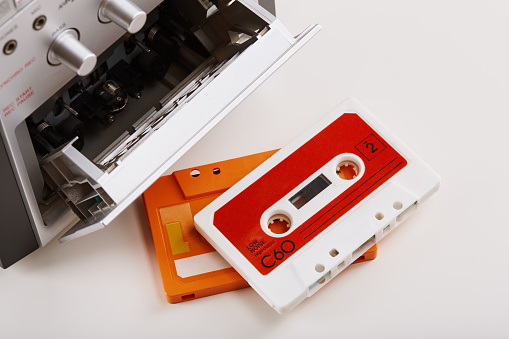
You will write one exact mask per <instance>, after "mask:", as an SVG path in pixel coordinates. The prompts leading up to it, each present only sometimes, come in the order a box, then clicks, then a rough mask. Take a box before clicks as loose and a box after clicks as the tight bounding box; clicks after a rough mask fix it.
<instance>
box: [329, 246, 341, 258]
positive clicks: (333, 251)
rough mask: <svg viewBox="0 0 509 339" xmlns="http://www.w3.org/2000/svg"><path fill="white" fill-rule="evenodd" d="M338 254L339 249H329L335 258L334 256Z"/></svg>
mask: <svg viewBox="0 0 509 339" xmlns="http://www.w3.org/2000/svg"><path fill="white" fill-rule="evenodd" d="M338 254H339V252H338V250H337V249H335V248H333V249H332V250H330V251H329V255H330V256H331V257H333V258H334V257H335V256H337V255H338Z"/></svg>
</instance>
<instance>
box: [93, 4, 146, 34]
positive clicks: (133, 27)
mask: <svg viewBox="0 0 509 339" xmlns="http://www.w3.org/2000/svg"><path fill="white" fill-rule="evenodd" d="M99 20H100V21H102V22H110V21H113V22H114V23H116V24H117V25H119V26H120V27H122V28H123V29H125V30H126V31H128V32H129V33H131V34H134V33H137V32H138V31H139V30H140V29H142V27H143V25H145V21H147V13H145V12H144V11H143V10H142V9H141V8H139V7H138V6H136V4H134V3H132V2H131V1H129V0H104V1H103V2H102V3H101V7H99Z"/></svg>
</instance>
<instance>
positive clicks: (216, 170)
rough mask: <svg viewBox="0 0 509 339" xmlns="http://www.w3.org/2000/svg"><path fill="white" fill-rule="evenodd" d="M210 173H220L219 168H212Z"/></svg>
mask: <svg viewBox="0 0 509 339" xmlns="http://www.w3.org/2000/svg"><path fill="white" fill-rule="evenodd" d="M212 173H213V174H215V175H218V174H219V173H221V169H219V168H214V169H213V170H212Z"/></svg>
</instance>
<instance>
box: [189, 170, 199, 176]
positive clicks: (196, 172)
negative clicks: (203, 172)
mask: <svg viewBox="0 0 509 339" xmlns="http://www.w3.org/2000/svg"><path fill="white" fill-rule="evenodd" d="M199 175H200V171H198V170H197V169H194V170H192V171H191V176H192V177H195V178H196V177H197V176H199Z"/></svg>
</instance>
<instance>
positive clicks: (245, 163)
mask: <svg viewBox="0 0 509 339" xmlns="http://www.w3.org/2000/svg"><path fill="white" fill-rule="evenodd" d="M275 152H276V151H267V152H263V153H257V154H253V155H248V156H244V157H240V158H235V159H231V160H225V161H221V162H217V163H213V164H208V165H202V166H198V167H192V168H188V169H183V170H180V171H176V172H174V173H172V174H171V175H167V176H163V177H161V178H159V179H158V180H157V181H156V182H155V183H154V184H153V185H152V186H150V187H149V188H148V189H147V190H146V191H145V193H143V202H144V204H145V210H146V214H147V220H148V223H149V225H150V228H151V230H152V236H153V239H154V246H155V249H156V254H157V260H158V262H159V269H160V271H161V277H162V280H163V286H164V291H165V294H166V299H167V301H168V302H169V303H172V304H174V303H179V302H183V301H189V300H193V299H197V298H202V297H206V296H210V295H214V294H219V293H223V292H228V291H232V290H236V289H239V288H244V287H247V286H249V285H248V283H247V282H246V280H244V279H243V278H242V277H241V276H240V275H239V274H238V273H237V272H236V271H235V270H234V269H233V268H232V267H231V266H230V265H229V264H228V263H227V262H225V261H224V259H223V258H221V257H220V256H219V255H218V254H217V252H216V251H215V250H214V248H213V247H212V246H210V244H208V243H207V242H206V241H205V239H203V238H202V237H201V236H200V235H199V234H198V233H197V232H196V231H195V229H194V224H193V217H194V215H195V214H196V213H197V212H198V211H199V210H201V208H203V207H204V206H206V205H207V204H208V203H209V202H210V201H213V200H214V199H216V198H217V197H219V196H220V195H221V194H222V193H224V192H225V191H226V190H227V189H229V188H230V187H231V186H233V185H234V184H235V183H237V182H238V181H239V180H241V179H242V178H243V177H244V176H245V175H247V174H248V173H249V172H251V171H252V170H253V169H255V168H256V167H257V166H259V165H260V164H261V163H263V162H264V161H265V160H267V159H268V158H269V157H270V156H272V155H273V154H274V153H275ZM195 173H198V174H195ZM193 174H194V176H193ZM169 223H170V224H175V223H177V224H179V228H180V234H177V235H173V236H175V237H176V238H178V239H176V241H177V242H180V244H179V245H181V244H185V246H184V247H187V248H185V249H184V251H179V250H177V251H175V248H172V241H171V240H170V237H171V235H170V232H169V231H168V229H167V226H168V224H169ZM377 251H378V246H377V245H374V246H373V247H371V248H369V249H368V250H367V251H366V253H364V254H363V255H362V256H361V257H359V258H358V259H357V260H356V262H357V263H359V262H364V261H369V260H374V259H375V258H376V257H377ZM174 252H175V253H174ZM179 252H180V253H179ZM182 271H183V272H182Z"/></svg>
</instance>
